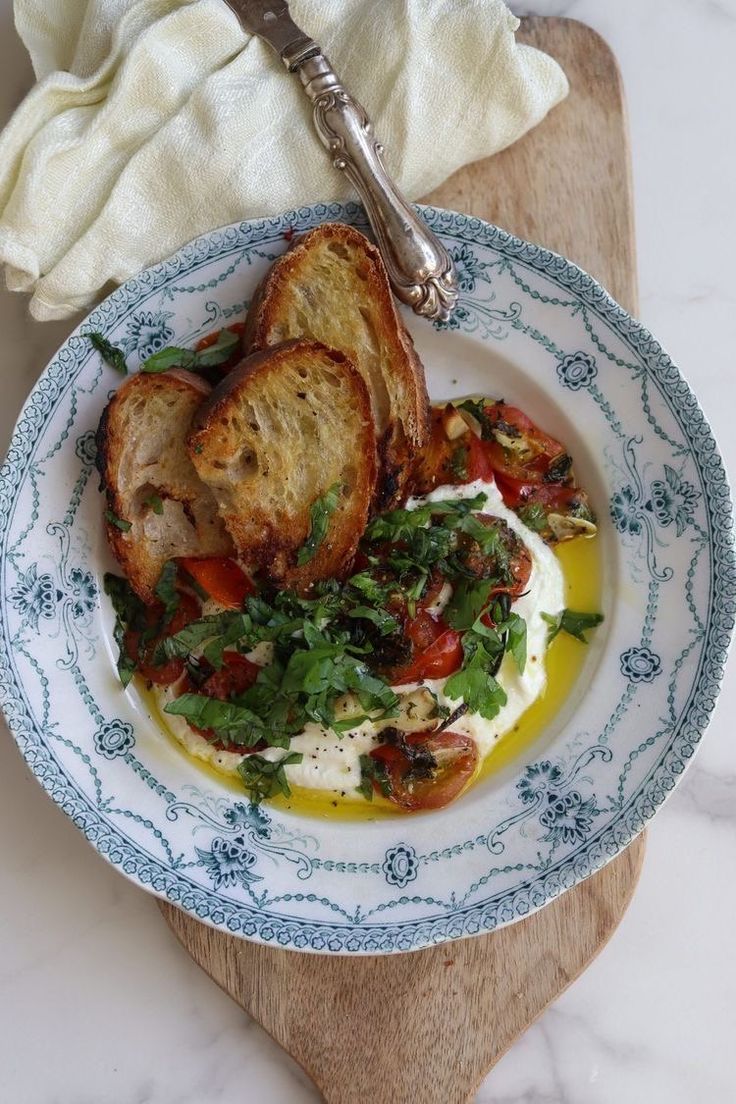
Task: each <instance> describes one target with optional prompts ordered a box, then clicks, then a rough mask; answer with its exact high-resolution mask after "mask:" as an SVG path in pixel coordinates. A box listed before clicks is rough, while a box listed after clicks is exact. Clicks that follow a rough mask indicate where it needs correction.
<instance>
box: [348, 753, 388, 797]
mask: <svg viewBox="0 0 736 1104" xmlns="http://www.w3.org/2000/svg"><path fill="white" fill-rule="evenodd" d="M359 763H360V785H359V786H356V787H355V788H356V790H357V791H358V793H360V794H362V795H363V797H364V798H365V799H366V801H372V800H373V790H374V786H373V783H374V782H375V783H376V785H377V786H378V788H379V789H380V791H381V793H382V794H383V796H384V797H390V796H391V783H390V782H389V779H388V775H387V774H386V766H385V764H384V763H382V762H381V761H380V759H373V758H372V757H371V756H370V755H361V757H360V759H359Z"/></svg>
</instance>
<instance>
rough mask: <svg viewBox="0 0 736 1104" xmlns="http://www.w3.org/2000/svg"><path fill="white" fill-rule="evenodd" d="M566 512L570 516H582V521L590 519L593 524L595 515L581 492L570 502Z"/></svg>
mask: <svg viewBox="0 0 736 1104" xmlns="http://www.w3.org/2000/svg"><path fill="white" fill-rule="evenodd" d="M567 513H568V514H569V515H570V517H575V518H582V519H583V521H590V522H592V523H593V524H594V525H595V521H596V517H595V514H594V513H593V511H592V510H591V508H590V506H589V505H588V502H587V500H586V498H585V495H584V494H583V493H582V492H581V493H580V497H579V498H578V497H577V496H576V497H575V498H574V499H573V500H572V501H571V502H570V504H569V506H568V508H567Z"/></svg>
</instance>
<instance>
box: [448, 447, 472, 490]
mask: <svg viewBox="0 0 736 1104" xmlns="http://www.w3.org/2000/svg"><path fill="white" fill-rule="evenodd" d="M450 471H451V473H452V474H453V475H454V476H455V479H457V481H458V483H460V482H461V480H463V479H467V478H468V450H467V448H466V447H465V445H458V447H457V448H456V449H455V450H454V451H453V453H452V456H451V457H450Z"/></svg>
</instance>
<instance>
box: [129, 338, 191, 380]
mask: <svg viewBox="0 0 736 1104" xmlns="http://www.w3.org/2000/svg"><path fill="white" fill-rule="evenodd" d="M196 363H197V354H196V353H195V352H194V350H193V349H182V348H180V347H179V346H178V345H168V346H167V347H166V348H165V349H159V351H158V352H157V353H153V354H152V355H151V356H150V357H148V359H147V360H144V361H143V363H142V364H141V372H147V373H149V374H150V375H157V374H158V373H159V372H168V370H169V368H194V366H195V365H196Z"/></svg>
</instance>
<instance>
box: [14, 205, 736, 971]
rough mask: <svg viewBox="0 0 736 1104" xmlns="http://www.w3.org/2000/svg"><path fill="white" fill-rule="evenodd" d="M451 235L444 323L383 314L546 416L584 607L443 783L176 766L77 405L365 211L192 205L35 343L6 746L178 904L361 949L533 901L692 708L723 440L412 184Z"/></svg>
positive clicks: (642, 806) (676, 738)
mask: <svg viewBox="0 0 736 1104" xmlns="http://www.w3.org/2000/svg"><path fill="white" fill-rule="evenodd" d="M422 213H423V215H424V218H425V219H426V220H427V222H428V223H429V225H430V226H431V227H432V228H433V229H434V230H435V231H436V232H437V233H438V234H439V236H440V237H441V238H442V240H443V241H444V242H445V244H446V245H447V247H448V249H449V250H450V252H451V253H452V255H453V257H454V259H455V263H456V265H457V271H458V277H459V283H460V289H461V294H460V303H459V306H458V308H457V310H456V312H455V314H454V317H453V319H452V320H451V322H450V323H449V324H448V325H443V326H441V325H435V326H432V325H430V324H429V323H427V322H425V321H423V320H419V319H417V318H415V317H414V316H412V315H407V316H406V321H407V324H408V326H409V328H410V330H411V332H412V334H413V336H414V338H415V341H416V344H417V348H418V350H419V353H420V356H421V357H422V359H423V361H424V363H425V366H426V368H427V375H428V381H429V386H430V392H431V394H432V396H433V397H435V398H451V397H453V396H456V395H463V394H468V393H471V392H480V393H483V394H487V395H490V396H495V397H499V398H500V397H502V398H504V399H506V400H507V401H510V402H513V403H515V404H517V405H519V406H521V407H522V408H523V409H524V410H525V411H527V412H528V413H529V414H530V415H531V417H532V418H534V419H535V420H536V421H539V422H540V423H541V424H542V425H543V426H544V427H545V429H547V430H549V431H550V432H551V433H553V434H554V435H555V436H557V437H559V438H560V439H561V440H563V441H565V442H566V444H567V445H568V447H569V449H570V451H571V452H572V454H573V456H574V458H575V466H576V471H577V473H578V477H579V479H580V482H581V483H582V485H583V486H585V487H586V488H587V489H588V490H589V492H590V494H591V498H592V500H593V503H594V505H595V507H596V509H597V512H598V514H599V518H600V521H601V526H600V537H599V539H600V547H601V554H602V557H603V561H604V562H603V573H604V588H603V611H604V613H605V615H606V621H605V624H604V625H603V626H602V627H601V628H600V629H599V630H597V633H596V634H595V639H594V640H593V642H592V643H591V645H590V646H589V648H588V652H587V656H586V666H585V669H584V671H583V673H582V675H581V677H580V679H579V682H578V685H577V688H576V692H575V694H574V696H573V698H572V699H571V700H570V701H568V702H567V703H566V706H565V708H564V709H563V711H562V712H561V714H560V715H559V716H558V717H557V718H556V720H555V722H554V723H553V724H552V725H551V726H550V728H549V730H548V731H547V732H546V733H545V735H544V737H543V738H541V739H540V741H539V742H538V743H537V744H536V745H535V746H534V747H533V748H532V749H531V751H529V752H528V753H527V755H526V756H525V757H520V758H519V759H518V761H517V762H515V763H514V764H513V765H512V766H510V767H507V768H506V769H505V770H504V771H503V772H501V773H498V774H496V775H493V776H491V777H489V778H488V779H487V780H486V781H484V782H481V783H479V784H478V785H476V786H475V787H474V788H473V789H472V790H471V791H470V792H469V793H467V794H466V795H465V796H463V797H462V798H461V799H460V800H458V801H457V802H456V803H455V804H453V805H451V806H450V807H449V808H447V809H443V810H441V811H438V812H433V813H431V814H426V815H418V816H413V817H395V818H387V819H382V820H378V821H376V822H368V823H363V822H357V823H356V822H347V823H346V822H340V821H329V820H317V819H308V818H305V817H299V816H296V815H292V814H290V813H287V812H283V811H277V810H275V809H271V808H268V807H261V808H256V807H254V806H253V805H251V804H250V803H249V802H248V800H247V798H246V796H245V794H243V795H242V796H240V795H239V794H237V793H235V792H234V791H233V790H232V788H230V787H228V786H226V785H224V784H222V785H221V784H220V783H219V782H218V780H217V779H216V777H215V776H213V775H210V774H205V773H203V772H202V771H201V770H200V768H198V766H197V765H196V764H195V763H194V762H193V761H191V760H189V759H188V758H187V757H186V756H185V755H184V754H183V753H182V752H181V751H180V750H179V749H178V748H177V747H176V746H175V745H174V743H173V742H172V741H171V740H170V739H168V738H167V737H166V736H165V735H164V734H163V733H162V732H161V730H160V729H159V728H158V727H157V725H156V724H155V723H154V722H153V721H152V720H151V719H150V717H149V716H148V713H147V710H146V707H145V705H144V703H143V702H142V701H141V699H140V698H139V697H138V695H137V692H136V690H135V689H129V690H128V691H127V692H124V691H123V690H122V689H121V688H120V685H119V683H118V682H117V678H116V674H115V665H114V656H115V646H114V644H113V642H112V637H111V631H112V614H111V610H110V608H109V604H108V602H107V600H106V598H105V596H104V595H103V594H102V593H101V578H102V574H103V572H104V571H105V570H106V569H108V568H109V567H110V566H112V564H111V562H110V559H109V553H108V551H107V548H106V546H105V540H104V535H103V533H102V525H101V511H102V502H101V498H100V494H99V491H98V486H97V482H98V481H97V477H96V473H95V466H94V463H95V428H96V426H97V423H98V420H99V417H100V413H101V411H102V409H103V407H104V406H105V404H106V402H107V400H108V398H109V396H110V395H111V394H112V392H113V391H114V390H115V388H116V387H117V385H118V384H119V382H120V380H119V377H117V376H116V375H115V373H114V372H113V371H112V370H111V369H110V368H108V367H106V366H104V365H103V363H102V361H101V359H100V357H99V355H98V354H97V353H96V352H94V351H93V350H92V348H91V346H90V343H89V341H87V340H86V339H85V337H84V336H83V335H84V334H85V333H88V332H90V331H93V330H97V331H100V332H102V333H103V334H104V335H105V336H106V337H107V338H109V340H110V341H112V342H113V343H114V344H116V345H119V346H121V347H122V348H123V349H124V350H125V352H126V354H127V357H128V363H129V364H130V366H131V367H132V368H136V367H137V366H138V364H139V363H140V362H141V361H142V360H144V359H145V358H146V357H147V356H150V355H151V354H152V353H154V352H156V351H157V350H158V349H160V348H162V347H163V346H164V345H168V344H174V343H175V344H179V345H191V344H193V343H194V342H195V341H196V340H197V338H198V337H200V336H201V335H203V334H204V333H207V332H209V331H211V330H213V329H217V328H220V327H222V326H225V325H227V324H228V323H230V322H233V321H235V320H238V319H241V318H242V317H243V314H244V311H245V308H246V307H247V304H248V301H249V300H250V298H251V296H252V294H253V292H254V289H255V287H256V285H257V284H258V282H259V281H260V279H261V278H262V276H263V275H264V273H265V272H266V270H267V268H268V266H269V265H270V264H271V263H272V261H273V260H274V259H275V258H276V257H277V256H278V255H279V254H280V253H282V252H283V251H284V250H285V249H286V248H287V247H288V240H289V239H290V238H291V236H292V234H293V233H299V232H301V231H304V230H307V229H309V228H310V227H312V226H316V225H317V224H319V223H321V222H324V221H327V220H332V221H334V220H342V221H347V222H351V223H355V224H356V225H358V226H360V227H361V228H365V222H364V214H363V212H362V210H361V209H360V208H359V207H356V206H355V205H351V204H348V205H346V206H342V205H339V204H330V205H317V206H315V207H309V208H300V209H299V210H297V211H293V212H290V213H289V214H286V215H284V216H282V217H281V218H272V219H261V220H256V221H251V222H244V223H240V224H236V225H233V226H229V227H226V228H225V229H222V230H217V231H214V232H213V233H211V234H206V235H205V236H203V237H201V238H198V239H197V240H196V241H194V242H192V243H191V244H190V245H187V246H185V247H184V248H183V249H181V250H180V251H179V252H178V253H176V254H175V256H173V257H172V258H171V259H170V260H168V261H165V262H164V263H163V264H159V265H157V266H155V267H154V268H151V269H149V270H147V271H146V272H143V273H142V274H141V275H140V276H138V277H136V278H135V279H132V280H129V281H128V282H127V283H126V284H124V285H123V286H122V287H120V288H119V289H118V290H117V291H115V292H113V294H112V295H111V296H110V297H109V298H108V299H106V300H105V302H104V303H102V304H101V306H99V307H98V308H97V309H96V310H94V311H93V312H92V313H91V314H90V316H89V317H88V318H87V319H86V321H85V322H84V323H83V324H82V325H81V326H80V327H79V328H78V329H77V330H76V331H75V333H74V334H73V335H72V336H71V337H70V338H69V340H68V341H67V342H66V343H65V344H64V345H63V346H62V348H61V349H60V350H59V352H58V353H57V354H56V356H55V357H54V358H53V360H52V361H51V363H50V364H49V366H48V368H47V369H46V370H45V372H44V373H43V375H42V376H41V378H40V380H39V382H38V384H37V385H36V387H35V388H34V390H33V391H32V393H31V395H30V397H29V399H28V401H27V403H26V405H25V407H24V409H23V412H22V414H21V416H20V419H19V421H18V424H17V427H16V430H15V433H14V436H13V439H12V443H11V446H10V451H9V453H8V458H7V460H6V462H5V465H4V467H3V468H2V472H1V473H0V526H1V532H0V541H1V552H0V563H1V570H2V586H1V594H0V614H1V617H2V624H1V626H0V632H1V638H2V639H1V643H0V664H1V665H2V671H1V672H0V695H1V697H2V706H3V709H4V711H5V715H6V717H7V720H8V723H9V725H10V728H11V730H12V732H13V734H14V735H15V738H16V740H17V742H18V745H19V747H20V749H21V751H22V753H23V755H24V756H25V759H26V761H27V763H28V765H29V766H30V768H31V770H32V771H33V773H34V774H35V775H36V777H37V778H38V780H39V782H40V783H41V784H42V786H43V787H44V788H45V789H46V791H47V792H48V793H49V795H50V796H51V797H52V798H53V800H54V801H55V802H56V803H57V804H58V805H59V806H60V807H61V808H62V809H63V810H64V812H65V813H66V814H67V815H68V816H69V817H71V818H72V820H73V821H74V823H75V824H76V825H77V826H78V827H79V828H80V829H81V831H82V832H84V834H85V836H86V837H87V839H88V840H89V841H90V842H91V843H92V844H93V845H94V846H95V847H96V848H97V850H98V851H99V852H100V854H102V855H104V856H105V858H107V859H108V860H109V861H110V862H111V863H113V864H114V865H115V866H116V867H118V868H119V869H120V870H121V871H122V872H123V873H124V874H125V875H127V876H128V877H129V878H131V879H132V880H133V881H135V882H137V883H138V884H139V885H141V886H143V887H144V889H147V890H149V891H151V892H153V893H155V894H157V895H159V896H161V897H165V898H167V899H168V900H169V901H172V902H174V903H175V904H176V905H179V906H180V907H181V908H183V909H185V910H186V911H187V912H190V913H191V914H192V915H193V916H195V917H197V918H199V919H200V920H203V921H205V922H207V923H209V924H213V925H214V926H216V927H218V928H221V929H222V930H223V931H226V932H232V933H235V934H236V935H240V936H244V937H246V938H248V939H253V940H257V941H260V942H263V943H270V944H272V945H277V946H283V947H291V948H297V949H300V950H305V951H322V952H334V953H353V954H357V953H374V954H375V953H384V952H394V951H409V950H412V949H415V948H418V947H423V946H426V945H429V944H433V943H438V942H441V941H442V940H448V939H457V938H459V937H461V936H466V935H474V934H476V933H479V932H486V931H491V930H493V929H494V928H496V927H499V926H500V925H503V924H508V923H511V922H513V921H515V920H518V919H520V918H521V917H523V916H526V915H528V914H529V913H530V912H533V911H534V910H535V909H538V908H541V907H542V906H543V905H544V904H546V903H547V902H548V901H550V900H552V899H553V898H554V897H556V896H557V895H558V894H560V893H562V892H563V891H564V890H565V889H568V888H569V887H570V886H573V885H575V884H576V883H577V882H579V881H581V880H582V879H583V878H587V877H588V876H589V875H590V874H592V873H593V872H594V871H596V870H598V869H599V868H600V867H601V866H603V865H604V864H605V863H606V862H608V860H609V859H612V858H613V857H614V856H615V855H616V854H618V852H620V851H621V850H622V849H623V848H625V847H626V845H627V844H628V843H629V842H630V841H631V840H632V839H633V837H634V836H635V835H636V834H637V833H638V832H640V831H641V830H642V829H643V828H644V826H645V825H646V823H647V821H648V820H649V819H650V818H651V817H652V816H653V815H654V814H655V812H656V811H657V809H658V808H659V806H660V805H661V804H662V802H663V801H664V800H665V798H666V797H667V795H668V794H669V793H670V792H671V791H672V789H673V788H674V786H675V785H676V784H677V782H678V780H679V779H680V777H681V776H682V774H683V771H684V770H685V768H686V767H687V765H688V763H689V761H690V759H691V757H692V755H693V754H694V752H695V749H696V747H697V745H698V742H699V741H700V739H701V736H702V734H703V730H704V729H705V726H706V724H707V722H708V717H709V715H710V713H711V711H712V709H713V707H714V704H715V700H716V695H717V693H718V686H719V683H720V680H721V675H722V672H723V664H724V661H725V658H726V652H727V648H728V644H729V639H730V635H731V630H732V627H733V622H734V602H735V599H736V575H735V572H734V556H733V548H732V535H731V504H730V497H729V490H728V485H727V482H726V478H725V475H724V470H723V464H722V461H721V458H720V456H719V454H718V450H717V448H716V444H715V442H714V440H713V436H712V434H711V431H710V429H709V427H708V424H707V422H706V421H705V418H704V417H703V414H702V412H701V410H700V408H699V407H698V404H697V402H696V400H695V398H694V397H693V395H692V393H691V391H690V389H689V388H688V386H687V384H686V383H685V382H684V380H683V379H682V377H681V375H680V373H679V372H678V370H677V368H676V367H675V366H674V365H673V364H672V363H671V361H670V360H669V358H668V357H667V355H666V354H665V353H664V352H663V351H662V349H661V347H660V346H659V344H658V343H657V342H656V341H655V339H654V338H653V337H652V336H651V334H649V333H648V332H647V331H646V330H645V329H644V328H643V327H642V326H641V325H639V324H638V323H637V322H635V321H633V320H632V318H631V317H630V316H629V315H628V314H627V313H626V311H624V310H622V309H621V307H619V306H617V304H616V303H614V302H613V300H612V299H610V297H609V296H608V295H607V293H606V292H605V291H604V290H603V289H602V288H601V287H600V286H599V285H598V284H597V283H596V282H595V281H594V280H592V279H591V278H590V277H589V276H587V275H586V274H585V273H584V272H581V271H580V269H579V268H577V267H576V266H575V265H573V264H571V263H569V262H568V261H566V260H564V259H563V258H561V257H559V256H557V255H555V254H553V253H549V252H547V251H546V250H543V249H540V248H538V247H536V246H533V245H529V244H527V243H525V242H522V241H519V240H518V239H517V238H515V237H513V236H511V235H510V234H507V233H505V232H504V231H502V230H499V229H497V228H496V227H493V226H489V225H488V224H487V223H484V222H482V221H481V220H479V219H476V218H468V217H466V216H465V215H459V214H454V213H451V212H448V211H442V210H437V209H434V208H424V209H423V211H422Z"/></svg>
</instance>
